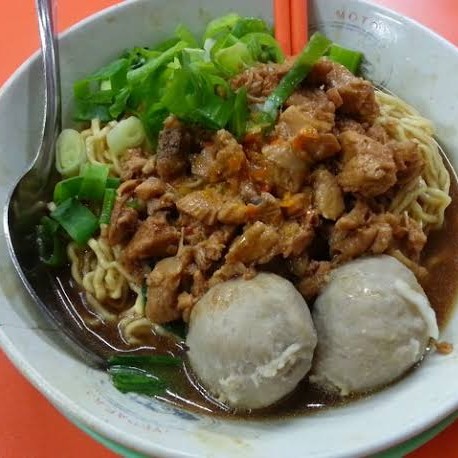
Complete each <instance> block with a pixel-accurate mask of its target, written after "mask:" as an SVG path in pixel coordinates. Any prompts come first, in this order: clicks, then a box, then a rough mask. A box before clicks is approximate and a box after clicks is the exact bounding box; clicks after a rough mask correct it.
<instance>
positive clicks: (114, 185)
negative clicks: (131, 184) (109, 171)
mask: <svg viewBox="0 0 458 458" xmlns="http://www.w3.org/2000/svg"><path fill="white" fill-rule="evenodd" d="M120 184H121V178H116V177H108V178H107V188H109V189H118V188H119V185H120Z"/></svg>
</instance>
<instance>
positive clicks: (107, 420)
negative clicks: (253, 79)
mask: <svg viewBox="0 0 458 458" xmlns="http://www.w3.org/2000/svg"><path fill="white" fill-rule="evenodd" d="M309 3H310V4H311V11H310V20H311V26H312V29H319V30H321V31H322V32H324V33H325V34H326V35H328V36H329V37H330V38H332V39H333V40H335V41H337V42H339V43H341V44H343V45H346V46H348V47H350V48H355V49H359V50H361V51H363V52H364V53H365V56H366V59H367V63H366V65H365V72H366V76H367V77H368V78H370V79H372V80H373V81H374V82H375V83H381V84H383V85H384V86H386V87H387V88H388V89H390V90H392V91H393V92H395V93H397V94H399V95H401V96H402V97H403V98H404V99H406V100H407V101H408V102H410V103H412V104H413V105H414V106H416V107H417V108H418V109H419V110H420V111H421V112H422V113H423V114H424V115H426V116H428V117H429V118H431V119H433V120H434V121H435V123H436V125H437V128H438V136H439V138H440V140H441V141H442V144H443V145H444V147H445V148H446V151H447V152H448V154H449V158H450V160H451V162H452V164H454V165H455V166H456V165H458V130H457V124H456V120H457V115H458V113H457V111H456V109H457V106H458V104H457V102H458V85H456V84H455V78H456V69H457V68H458V51H457V49H456V48H454V47H453V46H452V45H451V44H449V43H448V42H446V41H445V40H443V39H442V38H440V37H439V36H437V35H435V34H434V33H432V32H430V31H429V30H427V29H425V28H424V27H422V26H420V25H419V24H417V23H415V22H413V21H410V20H407V19H405V18H403V17H401V16H399V15H397V14H395V13H392V12H390V11H388V10H385V9H382V8H379V7H376V6H373V5H371V4H369V3H367V2H364V1H357V0H347V1H345V2H343V1H341V0H326V1H324V0H315V1H310V2H309ZM229 10H233V11H237V12H239V13H240V14H247V15H255V16H261V17H264V18H266V19H268V20H269V21H271V18H272V11H271V1H270V0H265V1H262V0H251V1H246V0H232V1H231V2H230V3H229V2H226V3H224V2H213V1H212V0H195V1H193V2H192V5H191V2H183V1H180V0H140V1H129V2H124V3H122V4H120V5H119V6H116V7H114V8H111V9H109V10H106V11H104V12H102V13H100V14H98V15H95V16H93V17H91V18H89V19H87V20H86V21H83V22H82V23H80V24H78V25H77V26H75V27H73V28H72V29H71V30H69V31H68V32H67V33H65V34H64V35H63V36H62V40H61V58H62V78H63V92H64V95H65V99H64V111H65V114H66V117H67V119H69V116H68V115H69V113H70V109H71V101H70V95H71V87H72V82H73V81H74V80H75V79H77V78H79V77H81V76H83V75H86V74H87V73H88V72H91V71H93V70H95V69H96V68H97V67H99V66H100V65H102V64H104V63H107V62H108V61H110V59H113V58H114V57H115V56H117V55H118V53H119V52H120V51H122V50H124V49H125V48H128V47H131V46H134V45H148V44H151V43H154V42H155V41H157V40H160V39H162V38H164V37H165V36H167V34H169V33H171V32H172V30H173V29H174V28H175V26H176V25H177V24H178V23H180V22H182V23H185V24H187V25H188V26H190V28H191V29H192V30H194V31H196V32H200V31H202V30H203V28H204V25H205V24H206V23H207V22H208V20H209V19H210V18H212V17H215V16H218V15H221V14H223V13H226V12H228V11H229ZM42 86H43V84H42V79H41V68H40V63H39V60H38V59H37V57H36V56H35V57H33V58H32V59H30V60H29V61H27V62H26V63H25V64H24V65H23V66H22V67H21V68H20V69H19V70H18V71H17V72H16V73H15V74H14V76H13V77H12V78H11V79H10V80H9V81H8V83H7V84H6V85H5V86H4V87H3V88H2V90H1V93H0V192H1V199H2V201H4V199H5V195H6V192H7V189H8V188H9V187H10V185H11V183H12V181H13V180H14V179H15V178H16V177H17V176H18V175H19V174H20V173H21V172H22V171H23V170H24V168H25V166H26V164H27V163H28V162H29V161H30V160H31V158H32V156H33V154H34V152H35V151H36V147H37V142H38V139H39V134H40V128H41V113H42V97H41V94H42ZM0 250H1V256H0V275H1V291H0V343H1V345H2V347H3V349H4V350H5V352H6V353H7V354H8V356H9V357H10V358H11V360H12V361H13V362H14V364H15V365H16V366H17V367H18V368H19V369H20V370H21V371H22V372H23V373H24V375H25V376H26V377H27V378H28V379H29V380H30V381H31V382H32V383H33V384H34V385H35V386H36V387H37V388H38V389H39V390H40V391H41V392H42V393H44V395H45V396H47V398H48V399H49V400H50V401H51V402H52V403H53V404H54V405H55V406H56V407H57V408H58V409H59V410H60V411H61V412H63V413H64V414H65V415H67V416H69V417H70V418H72V419H73V420H75V421H77V422H78V423H79V424H81V425H83V426H85V427H86V428H90V429H92V430H93V431H94V432H96V433H98V434H100V435H102V436H104V437H106V438H108V439H110V440H112V441H115V442H117V443H119V444H122V445H123V446H125V447H128V448H130V449H133V450H137V451H140V452H143V453H145V454H152V455H154V456H174V457H177V456H218V457H235V456H250V457H266V456H282V457H293V456H299V455H302V456H308V457H326V456H329V457H337V456H352V457H353V456H359V455H368V454H371V453H375V452H378V451H380V450H383V449H386V448H388V447H391V446H394V445H396V444H399V443H401V442H402V441H405V440H406V439H408V438H411V437H413V436H415V435H417V434H419V433H421V432H422V431H425V430H426V429H428V428H430V427H431V426H432V425H434V424H435V423H437V422H439V421H440V420H441V419H443V418H445V417H446V416H448V415H450V414H451V413H453V412H454V411H455V410H456V409H457V408H458V351H455V352H454V353H453V354H451V355H449V356H445V357H444V356H432V357H430V358H428V360H427V361H426V362H425V364H423V366H422V367H421V368H420V369H419V370H416V371H414V372H413V373H412V374H410V375H409V376H407V377H406V378H404V379H403V380H402V381H401V382H399V383H397V384H396V385H395V386H393V387H391V388H388V389H386V390H384V391H383V392H381V393H379V394H376V395H374V396H372V397H370V398H368V399H364V400H361V401H358V402H355V403H352V404H349V405H348V406H346V407H343V408H336V409H331V410H328V411H324V412H321V413H317V414H315V415H309V416H304V417H299V418H294V419H289V420H281V421H280V420H278V421H263V422H257V421H227V420H219V419H216V418H211V417H206V416H198V415H196V414H192V413H188V412H184V411H179V410H176V409H174V408H172V407H169V406H167V405H164V404H162V403H160V402H158V401H155V400H153V399H148V398H143V397H140V396H136V395H122V394H120V393H119V392H117V391H116V390H115V389H114V388H113V387H112V386H111V384H110V382H109V380H108V378H107V376H106V375H105V374H104V373H101V372H97V371H95V370H92V369H90V368H88V367H87V366H86V365H85V364H84V362H82V361H79V360H76V359H74V357H72V356H71V355H70V354H69V353H67V352H66V351H65V350H64V349H63V348H62V346H61V344H60V339H59V331H58V330H55V329H52V328H51V327H50V326H49V324H47V323H46V322H44V321H43V320H42V319H41V318H40V316H38V314H37V312H36V307H35V305H34V304H33V303H32V302H31V300H30V299H29V297H28V296H27V295H26V294H25V292H24V290H23V288H22V286H21V285H20V284H19V282H18V279H17V277H16V274H15V272H14V271H13V270H12V266H11V264H10V262H9V258H8V255H7V252H6V249H5V242H4V240H3V238H2V239H1V240H0ZM438 281H439V280H438ZM442 336H443V338H444V339H446V340H448V341H451V342H453V343H454V344H455V345H458V314H456V313H455V314H454V316H453V318H452V320H451V321H450V323H449V325H448V326H447V328H446V329H444V330H443V332H442Z"/></svg>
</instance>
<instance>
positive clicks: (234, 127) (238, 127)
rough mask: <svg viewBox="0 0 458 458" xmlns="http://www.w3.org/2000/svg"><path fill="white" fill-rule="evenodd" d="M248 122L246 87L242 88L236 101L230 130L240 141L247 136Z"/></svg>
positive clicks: (237, 94) (236, 96)
mask: <svg viewBox="0 0 458 458" xmlns="http://www.w3.org/2000/svg"><path fill="white" fill-rule="evenodd" d="M247 120H248V104H247V90H246V87H241V88H240V89H239V90H238V91H237V93H236V95H235V101H234V110H233V112H232V118H231V121H230V130H231V132H233V133H234V135H235V136H236V137H237V138H238V139H240V138H242V137H243V136H244V135H245V132H246V126H247Z"/></svg>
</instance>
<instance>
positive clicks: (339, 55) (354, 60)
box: [328, 43, 363, 75]
mask: <svg viewBox="0 0 458 458" xmlns="http://www.w3.org/2000/svg"><path fill="white" fill-rule="evenodd" d="M328 55H329V58H330V59H331V60H332V61H334V62H337V63H339V64H342V65H344V66H345V67H347V68H348V70H350V71H351V72H352V73H353V74H354V75H355V74H357V73H358V70H359V66H360V64H361V60H362V58H363V53H361V52H359V51H353V50H352V49H348V48H344V47H343V46H339V45H337V44H335V43H333V44H332V46H331V48H330V49H329V54H328Z"/></svg>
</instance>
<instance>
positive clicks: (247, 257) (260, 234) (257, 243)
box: [226, 221, 280, 265]
mask: <svg viewBox="0 0 458 458" xmlns="http://www.w3.org/2000/svg"><path fill="white" fill-rule="evenodd" d="M279 241H280V236H279V234H278V230H277V229H276V228H275V227H271V226H268V225H267V224H264V223H262V222H260V221H257V222H255V223H254V224H253V225H251V226H248V227H247V228H246V229H245V230H244V231H243V234H242V235H241V236H239V237H237V238H236V239H235V240H234V242H233V243H232V245H231V247H230V248H229V252H228V253H227V255H226V261H227V262H228V263H231V264H237V263H242V264H244V265H253V264H265V263H266V262H269V261H270V260H271V259H272V258H273V257H274V256H275V255H277V254H278V244H279Z"/></svg>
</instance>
